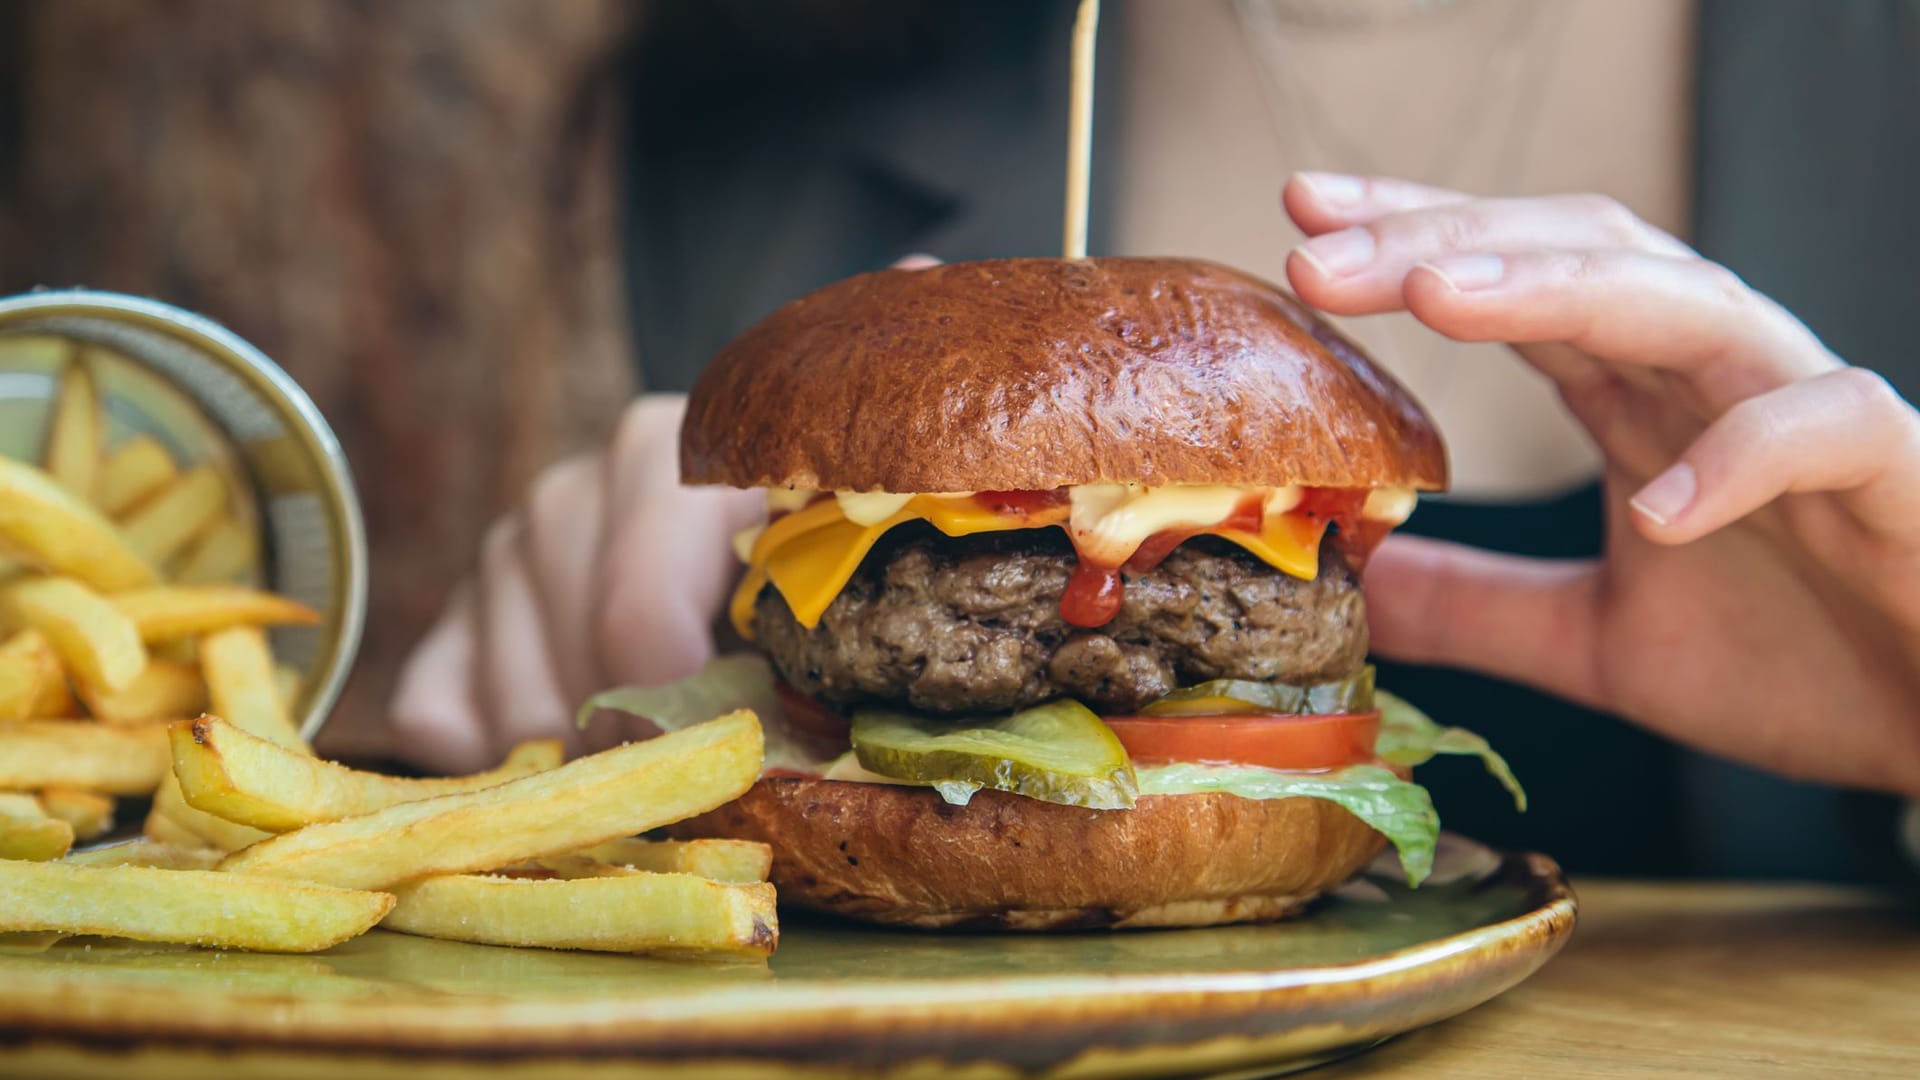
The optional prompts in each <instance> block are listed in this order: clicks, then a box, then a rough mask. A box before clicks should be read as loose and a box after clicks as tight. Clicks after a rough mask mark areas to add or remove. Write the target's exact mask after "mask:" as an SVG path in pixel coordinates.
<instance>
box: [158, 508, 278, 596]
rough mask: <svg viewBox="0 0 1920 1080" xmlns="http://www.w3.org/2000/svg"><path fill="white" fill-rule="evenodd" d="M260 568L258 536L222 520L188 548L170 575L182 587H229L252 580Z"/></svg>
mask: <svg viewBox="0 0 1920 1080" xmlns="http://www.w3.org/2000/svg"><path fill="white" fill-rule="evenodd" d="M259 569H260V538H259V536H258V535H256V534H255V533H254V530H253V529H252V528H250V527H249V526H247V525H245V524H243V523H241V522H239V521H236V520H234V519H233V518H231V517H223V518H221V519H220V520H219V521H216V522H214V523H213V524H212V525H209V526H208V527H207V531H206V532H205V533H204V534H202V535H201V537H200V539H199V540H196V541H195V542H194V544H193V546H192V547H190V548H188V549H187V553H186V554H185V555H184V556H182V557H181V559H180V565H179V567H178V568H177V569H176V570H175V572H174V575H173V576H174V580H176V581H178V582H180V583H182V584H185V585H221V584H226V585H230V584H233V583H234V582H237V581H250V580H252V579H253V578H254V577H256V576H258V574H259Z"/></svg>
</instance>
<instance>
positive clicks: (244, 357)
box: [0, 289, 367, 739]
mask: <svg viewBox="0 0 1920 1080" xmlns="http://www.w3.org/2000/svg"><path fill="white" fill-rule="evenodd" d="M39 335H47V336H51V337H59V338H66V339H69V340H71V341H74V342H78V343H82V344H91V345H93V346H98V347H100V349H98V350H97V351H95V352H92V353H90V354H89V364H90V366H91V367H92V369H93V371H94V372H95V378H96V381H97V383H98V385H99V389H100V395H101V398H102V401H103V403H104V406H105V413H106V424H107V437H108V439H109V440H112V439H116V438H125V437H127V436H129V435H132V434H135V433H145V434H148V435H152V436H154V437H155V438H157V439H159V440H160V441H161V442H162V443H163V444H165V445H166V446H167V447H168V449H170V450H171V451H172V452H173V454H174V456H175V457H176V458H177V459H179V460H180V461H181V463H182V464H183V465H188V464H194V465H198V464H210V465H213V466H215V467H216V469H217V470H218V471H220V472H222V473H223V474H224V475H226V476H228V477H229V478H230V480H231V481H232V487H233V489H234V491H235V492H236V494H237V495H240V496H243V497H244V498H245V499H247V500H250V505H248V506H245V507H243V508H242V509H243V512H244V514H245V515H248V516H251V517H252V518H253V520H254V522H255V524H256V525H257V526H258V527H259V532H260V539H261V544H260V549H261V552H260V554H261V558H260V568H261V576H262V579H263V580H262V581H261V582H260V583H261V584H262V585H264V586H265V587H267V588H270V589H272V590H273V591H275V592H278V593H282V594H284V595H286V596H290V597H293V598H294V599H296V600H299V601H301V602H302V603H305V604H308V605H310V606H312V607H313V608H315V609H316V610H318V611H320V612H321V613H322V615H323V620H322V622H321V624H320V625H319V626H317V627H284V628H280V629H276V630H275V631H274V633H273V647H274V655H275V656H276V657H277V658H278V659H279V660H280V661H281V662H283V663H288V664H291V665H293V666H294V667H296V668H298V669H299V670H300V672H301V675H302V679H301V688H302V689H301V694H300V699H299V701H298V702H297V703H296V709H295V714H296V715H297V716H299V717H300V730H301V733H302V734H304V735H305V736H306V737H307V738H308V739H312V738H313V737H314V735H315V734H316V733H317V732H318V731H319V730H320V727H321V725H322V724H324V723H325V722H326V717H327V715H328V713H329V712H330V711H331V710H332V708H333V705H334V702H335V701H336V700H337V699H338V698H339V696H340V690H341V687H342V686H343V685H344V684H345V683H346V680H347V673H348V671H349V669H350V668H351V667H352V664H353V658H354V654H355V653H356V652H357V651H358V649H359V647H360V634H361V630H362V628H363V625H364V623H365V621H366V604H367V541H366V530H365V526H364V524H363V522H362V520H361V515H360V501H359V498H358V496H357V495H356V494H355V493H354V486H353V478H352V476H351V474H350V473H349V472H348V469H347V461H346V457H345V455H343V454H342V453H341V452H340V443H339V441H338V440H337V439H335V438H334V435H333V431H332V430H331V429H330V428H328V427H327V422H326V421H325V420H324V419H322V418H321V416H320V411H319V409H317V408H315V407H314V404H313V400H312V399H311V398H309V397H307V395H306V393H305V391H303V390H301V389H300V386H299V384H298V383H295V382H294V381H293V379H292V378H291V377H290V376H288V375H287V373H286V372H285V371H282V370H281V369H280V368H279V367H278V366H277V365H275V364H274V362H273V361H271V360H269V359H267V357H266V355H265V354H264V353H262V352H261V351H260V350H259V349H256V348H254V347H253V346H252V345H250V344H248V343H247V342H246V341H244V340H242V339H241V338H240V337H239V336H238V335H236V334H234V333H233V332H232V331H230V330H228V329H226V328H225V327H223V326H221V325H219V324H218V323H215V322H213V321H212V320H210V319H206V318H203V317H201V316H199V315H195V314H193V313H191V312H187V311H183V310H181V309H179V308H176V307H173V306H171V305H168V304H163V303H160V302H159V301H156V300H148V299H145V298H142V297H137V296H128V295H125V294H122V293H113V292H102V291H98V290H94V289H63V290H57V291H43V292H33V293H25V294H22V295H19V296H12V297H7V298H4V299H0V342H4V341H6V340H8V339H20V338H28V337H34V336H39ZM14 344H15V345H16V346H17V347H16V348H14V349H12V350H10V351H8V350H0V354H4V355H11V356H13V357H14V359H13V361H11V362H5V361H0V453H6V454H10V455H15V456H26V457H28V458H29V460H32V455H34V454H35V453H37V450H38V447H39V444H40V439H41V434H40V432H41V430H42V428H41V425H42V424H43V423H44V419H43V418H44V415H45V413H46V412H47V405H48V404H49V403H50V402H51V400H52V398H53V396H54V394H55V392H56V389H57V387H58V385H59V369H60V367H61V365H62V364H63V363H64V360H60V359H56V358H54V357H52V356H51V355H49V356H46V357H44V358H41V359H36V357H35V351H36V350H35V349H33V348H31V347H29V346H28V343H26V342H22V341H18V340H16V341H15V342H14Z"/></svg>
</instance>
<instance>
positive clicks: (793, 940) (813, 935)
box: [0, 838, 1574, 1080]
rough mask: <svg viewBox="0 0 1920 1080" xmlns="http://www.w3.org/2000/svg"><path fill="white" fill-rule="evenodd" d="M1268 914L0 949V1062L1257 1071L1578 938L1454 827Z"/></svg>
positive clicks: (1487, 983) (83, 1066) (1490, 989)
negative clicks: (663, 941) (1055, 929)
mask: <svg viewBox="0 0 1920 1080" xmlns="http://www.w3.org/2000/svg"><path fill="white" fill-rule="evenodd" d="M1396 870H1397V867H1395V866H1393V865H1392V863H1391V862H1390V861H1387V862H1383V863H1380V864H1377V865H1376V867H1375V868H1374V869H1372V870H1370V871H1369V872H1368V874H1367V875H1366V876H1363V877H1362V878H1360V879H1358V880H1356V881H1355V882H1354V883H1352V884H1350V885H1348V886H1347V887H1346V888H1345V889H1343V890H1342V891H1341V893H1340V894H1339V895H1337V896H1334V897H1332V898H1330V899H1328V900H1327V901H1325V902H1323V903H1322V904H1320V905H1318V906H1317V907H1315V908H1313V909H1312V910H1310V911H1309V912H1308V913H1307V914H1306V915H1304V916H1302V917H1300V918H1298V919H1296V920H1293V921H1290V922H1285V923H1280V924H1274V925H1268V926H1244V927H1224V928H1217V929H1204V930H1163V931H1139V932H1131V933H1129V932H1121V933H1078V934H1056V935H1046V936H1033V937H1022V936H1008V935H969V934H929V933H916V932H901V931H893V930H883V929H876V928H869V927H863V926H854V925H849V924H844V923H838V922H827V921H824V920H804V919H802V918H799V917H797V916H789V917H788V918H787V920H786V925H785V926H784V927H783V932H782V940H781V944H780V950H779V952H778V954H776V955H775V957H774V958H773V960H772V961H771V962H768V963H762V962H759V961H715V962H685V961H681V962H676V961H670V960H664V959H648V958H640V957H629V956H611V955H601V954H590V953H558V952H542V951H538V950H523V949H504V948H492V947H488V946H483V945H464V944H456V943H452V942H444V941H431V940H427V939H423V938H414V937H408V936H406V935H402V934H392V933H386V932H382V931H374V932H373V933H371V934H368V935H366V936H365V937H362V938H360V939H357V940H355V941H351V942H348V943H347V944H345V945H343V946H340V947H338V948H335V949H332V950H329V951H327V952H324V953H318V954H314V955H311V956H270V955H249V954H241V953H222V952H210V951H203V950H197V949H186V948H174V947H170V946H157V945H144V944H138V943H133V942H122V941H113V940H105V939H97V938H94V939H89V938H77V939H70V940H67V941H62V942H59V943H57V944H53V945H50V946H48V945H44V944H41V945H35V944H32V943H19V942H14V943H11V944H7V945H5V946H0V1076H36V1077H39V1076H46V1077H90V1076H112V1077H115V1078H116V1080H146V1078H157V1077H168V1078H171V1077H183V1078H184V1077H195V1078H201V1077H205V1076H209V1075H219V1076H221V1077H223V1078H226V1077H243V1076H259V1077H272V1078H276V1080H278V1078H287V1080H307V1078H313V1080H318V1078H321V1077H336V1076H352V1077H355V1078H356V1080H384V1078H389V1077H392V1078H402V1077H404V1078H408V1080H432V1078H455V1077H459V1078H465V1077H486V1078H505V1077H514V1078H518V1077H523V1076H524V1077H536V1076H537V1077H556V1078H557V1077H616V1076H619V1077H626V1076H657V1075H719V1076H743V1077H751V1076H764V1077H795V1076H835V1077H839V1076H927V1077H934V1076H940V1077H945V1076H964V1077H982V1078H985V1077H1016V1076H1018V1077H1026V1076H1042V1077H1086V1078H1092V1077H1109V1076H1111V1077H1122V1076H1124V1077H1160V1076H1215V1077H1225V1076H1259V1075H1270V1074H1272V1073H1273V1072H1277V1071H1281V1070H1284V1069H1287V1068H1292V1067H1300V1066H1304V1065H1307V1064H1312V1063H1314V1062H1318V1061H1322V1060H1326V1059H1327V1058H1329V1057H1333V1056H1337V1055H1339V1054H1342V1053H1348V1052H1352V1051H1353V1050H1356V1049H1361V1048H1364V1047H1366V1046H1370V1045H1372V1044H1374V1043H1377V1042H1379V1041H1380V1040H1382V1039H1386V1038H1389V1037H1391V1036H1393V1035H1396V1034H1399V1033H1401V1032H1404V1031H1408V1030H1411V1029H1413V1028H1416V1027H1419V1026H1421V1025H1424V1024H1430V1023H1433V1022H1434V1021H1436V1020H1441V1019H1444V1018H1446V1017H1448V1016H1452V1015H1454V1014H1456V1013H1460V1012H1463V1011H1465V1010H1467V1009H1470V1008H1472V1007H1474V1006H1475V1005H1478V1004H1480V1003H1482V1002H1484V1001H1486V1000H1488V999H1489V998H1492V997H1493V996H1495V995H1496V994H1499V993H1501V992H1502V991H1504V990H1506V989H1508V988H1509V987H1512V986H1513V985H1514V984H1516V983H1518V982H1520V981H1521V980H1522V979H1524V978H1526V977H1527V976H1528V975H1531V974H1532V973H1533V972H1534V971H1536V970H1537V969H1538V968H1539V967H1540V965H1542V964H1543V963H1545V962H1546V961H1547V959H1548V958H1549V957H1551V956H1552V955H1553V954H1554V953H1555V952H1556V951H1557V950H1558V949H1559V948H1560V946H1561V945H1562V944H1563V943H1564V942H1565V940H1566V937H1567V935H1568V933H1569V932H1570V931H1571V930H1572V928H1573V920H1574V900H1573V894H1572V893H1571V891H1570V890H1569V889H1568V888H1567V885H1566V883H1565V881H1564V880H1562V878H1561V876H1560V872H1559V868H1558V867H1556V866H1555V865H1554V864H1553V862H1552V860H1550V859H1547V858H1545V857H1544V856H1539V855H1509V856H1504V857H1501V856H1496V855H1494V854H1492V853H1491V852H1489V851H1487V850H1486V849H1485V848H1481V847H1479V846H1477V845H1474V844H1471V843H1470V842H1467V841H1463V840H1459V839H1457V838H1448V839H1447V840H1444V841H1443V844H1442V860H1441V864H1440V866H1439V868H1438V872H1437V873H1436V875H1435V877H1436V879H1437V880H1436V881H1435V882H1433V883H1430V884H1428V885H1425V886H1422V887H1421V888H1420V889H1418V890H1412V891H1409V890H1408V889H1407V888H1406V887H1405V885H1404V884H1403V883H1399V882H1396V880H1395V877H1394V873H1395V871H1396Z"/></svg>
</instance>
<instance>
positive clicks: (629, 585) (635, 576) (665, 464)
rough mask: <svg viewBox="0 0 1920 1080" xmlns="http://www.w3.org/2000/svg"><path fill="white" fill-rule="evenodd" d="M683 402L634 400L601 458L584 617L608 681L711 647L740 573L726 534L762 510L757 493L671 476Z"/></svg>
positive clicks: (700, 657) (664, 667)
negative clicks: (602, 506)
mask: <svg viewBox="0 0 1920 1080" xmlns="http://www.w3.org/2000/svg"><path fill="white" fill-rule="evenodd" d="M685 408H686V399H685V398H683V397H679V396H670V395H650V396H649V397H646V398H643V399H641V401H639V402H638V403H636V404H635V405H633V406H632V407H630V408H629V409H628V412H627V415H626V417H625V418H624V419H623V420H622V421H621V425H620V431H619V433H618V434H617V435H616V437H615V440H614V446H613V451H612V454H611V456H610V457H609V459H608V462H607V468H608V470H609V474H610V475H609V485H608V515H609V518H608V528H607V543H606V546H605V548H604V549H603V550H602V552H601V557H600V568H599V573H598V575H597V580H598V581H599V583H600V587H601V591H600V597H599V609H598V612H597V615H596V617H595V620H594V624H595V627H596V634H595V644H596V648H597V656H598V659H599V662H600V666H601V668H602V670H603V671H605V672H606V674H607V677H608V679H609V680H610V681H611V682H615V683H637V684H642V685H653V684H658V683H663V682H669V681H671V680H674V679H678V678H682V677H684V676H687V675H690V674H692V673H694V672H695V671H697V670H699V668H700V665H701V664H703V663H705V662H706V661H707V659H708V658H709V657H711V656H712V655H713V641H712V633H711V627H712V625H713V623H714V621H715V620H716V619H717V618H718V616H719V613H720V611H721V609H722V608H723V607H724V605H725V602H726V597H727V593H728V591H729V590H730V589H731V588H732V586H733V582H734V580H735V578H737V577H738V576H739V572H740V566H739V562H738V560H737V559H736V558H735V556H734V554H733V545H732V538H733V534H734V533H735V532H737V531H739V530H740V529H743V528H745V527H747V526H748V525H750V524H752V523H754V522H755V521H758V520H760V518H761V517H762V516H763V515H764V513H765V504H764V501H763V499H762V496H761V495H760V494H759V493H758V492H751V491H741V490H737V489H731V488H713V487H697V488H696V487H688V486H685V485H683V484H681V483H680V465H679V430H680V417H681V414H682V413H683V412H684V411H685Z"/></svg>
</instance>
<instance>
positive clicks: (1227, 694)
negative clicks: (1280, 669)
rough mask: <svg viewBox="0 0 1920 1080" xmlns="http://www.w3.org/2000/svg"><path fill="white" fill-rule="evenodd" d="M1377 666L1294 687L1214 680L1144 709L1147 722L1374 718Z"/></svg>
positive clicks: (1183, 690) (1247, 681)
mask: <svg viewBox="0 0 1920 1080" xmlns="http://www.w3.org/2000/svg"><path fill="white" fill-rule="evenodd" d="M1374 708H1375V705H1374V703H1373V665H1372V664H1368V665H1367V666H1366V667H1363V668H1361V669H1360V670H1359V671H1356V672H1354V673H1353V674H1351V675H1349V676H1347V677H1346V678H1344V679H1335V680H1333V681H1332V682H1323V683H1314V684H1313V685H1311V686H1294V685H1291V684H1289V683H1268V682H1253V681H1250V680H1247V679H1214V680H1212V681H1211V682H1203V683H1200V684H1198V685H1196V686H1186V687H1182V688H1180V689H1178V690H1175V691H1174V692H1173V693H1171V694H1168V695H1166V696H1165V697H1161V698H1156V699H1155V700H1153V701H1151V702H1148V703H1147V704H1146V705H1144V706H1142V707H1141V709H1140V712H1141V713H1142V714H1143V715H1146V716H1218V715H1220V714H1222V713H1227V712H1232V711H1234V710H1235V709H1245V710H1246V711H1248V712H1263V713H1285V714H1289V715H1305V716H1332V715H1334V714H1336V713H1364V712H1372V711H1373V710H1374Z"/></svg>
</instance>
